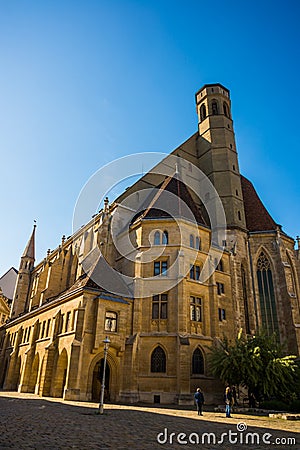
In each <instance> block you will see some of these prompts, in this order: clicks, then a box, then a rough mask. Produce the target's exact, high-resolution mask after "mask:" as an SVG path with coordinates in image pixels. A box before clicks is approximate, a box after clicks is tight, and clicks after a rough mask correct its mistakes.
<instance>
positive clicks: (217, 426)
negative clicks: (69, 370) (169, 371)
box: [0, 392, 300, 450]
mask: <svg viewBox="0 0 300 450" xmlns="http://www.w3.org/2000/svg"><path fill="white" fill-rule="evenodd" d="M97 409H98V405H97V404H96V403H84V402H71V401H68V402H66V401H62V400H60V399H54V398H40V397H38V396H36V395H33V394H18V393H16V392H0V429H1V442H0V448H1V450H5V449H11V448H14V449H20V450H22V449H37V450H42V449H51V450H60V449H64V450H67V449H80V450H84V449H103V450H104V449H114V450H115V449H116V450H125V449H130V450H148V449H149V450H150V449H159V448H160V449H163V448H165V449H179V448H188V449H193V448H201V449H211V450H212V449H224V450H231V449H252V450H254V449H255V450H256V449H267V448H270V447H271V448H278V449H293V448H294V449H299V448H300V439H299V437H300V433H299V432H300V423H299V422H297V421H286V420H282V419H277V418H268V417H265V416H254V415H246V414H241V413H239V414H238V413H237V414H234V415H233V418H231V419H225V417H224V414H223V413H220V412H211V411H210V412H208V411H207V412H205V411H204V415H203V416H197V413H196V411H195V410H192V409H187V408H185V409H183V408H182V409H180V407H178V406H176V407H162V406H161V407H154V406H126V405H115V404H107V405H105V411H104V414H103V415H101V416H100V415H98V414H97ZM245 428H246V429H245ZM205 433H207V434H205ZM225 433H227V434H226V435H225ZM247 433H248V434H249V435H248V438H247ZM253 433H255V436H254V435H253ZM158 436H159V438H158ZM214 438H215V441H214ZM202 439H203V441H202ZM229 439H230V440H229ZM247 439H248V443H247V442H246V441H247ZM252 439H254V440H252ZM276 439H277V441H276ZM291 439H292V440H291ZM263 440H265V443H264V442H263ZM202 442H203V443H202ZM241 442H242V443H241Z"/></svg>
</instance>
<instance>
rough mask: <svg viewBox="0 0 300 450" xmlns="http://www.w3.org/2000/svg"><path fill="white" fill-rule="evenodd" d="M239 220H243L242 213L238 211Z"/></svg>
mask: <svg viewBox="0 0 300 450" xmlns="http://www.w3.org/2000/svg"><path fill="white" fill-rule="evenodd" d="M238 218H239V220H242V216H241V211H238Z"/></svg>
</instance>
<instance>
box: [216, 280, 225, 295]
mask: <svg viewBox="0 0 300 450" xmlns="http://www.w3.org/2000/svg"><path fill="white" fill-rule="evenodd" d="M217 292H218V295H222V294H225V286H224V283H219V282H217Z"/></svg>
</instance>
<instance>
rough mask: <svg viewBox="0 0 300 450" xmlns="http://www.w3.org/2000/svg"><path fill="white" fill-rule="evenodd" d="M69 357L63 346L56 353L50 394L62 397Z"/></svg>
mask: <svg viewBox="0 0 300 450" xmlns="http://www.w3.org/2000/svg"><path fill="white" fill-rule="evenodd" d="M68 363H69V358H68V354H67V350H66V349H65V348H64V349H63V350H62V352H61V353H60V354H58V355H57V358H56V364H55V372H54V377H53V382H52V396H53V397H63V396H64V389H65V386H66V382H67V373H68Z"/></svg>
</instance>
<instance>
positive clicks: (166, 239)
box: [162, 231, 169, 245]
mask: <svg viewBox="0 0 300 450" xmlns="http://www.w3.org/2000/svg"><path fill="white" fill-rule="evenodd" d="M168 243H169V234H168V232H167V231H164V232H163V235H162V244H163V245H167V244H168Z"/></svg>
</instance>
